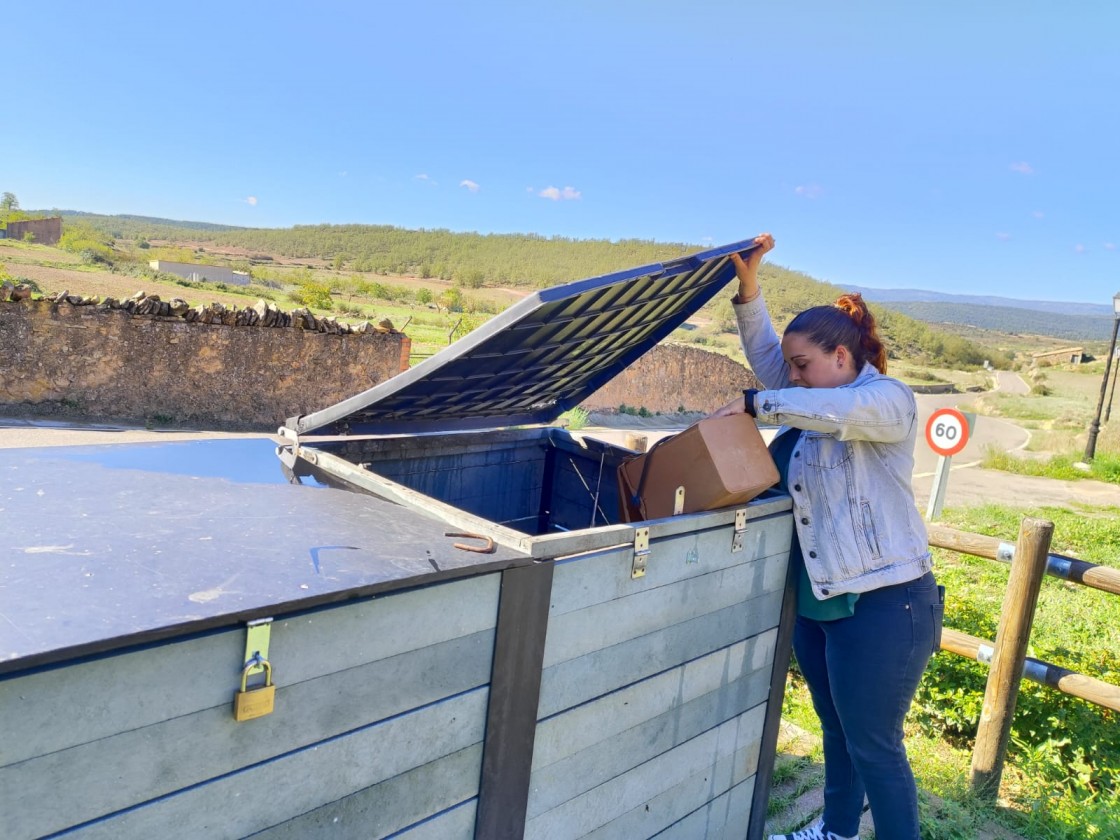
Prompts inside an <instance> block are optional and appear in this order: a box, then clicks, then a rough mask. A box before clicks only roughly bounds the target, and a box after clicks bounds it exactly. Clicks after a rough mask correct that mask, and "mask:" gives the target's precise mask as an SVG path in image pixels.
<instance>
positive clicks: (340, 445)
mask: <svg viewBox="0 0 1120 840" xmlns="http://www.w3.org/2000/svg"><path fill="white" fill-rule="evenodd" d="M314 448H315V449H319V450H322V451H325V452H329V453H331V454H333V455H337V456H339V457H341V458H344V459H346V460H347V461H350V462H351V463H353V464H357V465H360V466H361V467H362V468H364V469H367V470H369V471H371V472H373V473H376V474H377V475H379V476H381V477H383V478H387V479H389V480H390V481H393V482H396V483H397V484H401V485H404V486H405V487H408V488H410V489H411V490H415V491H416V492H418V493H422V494H424V495H425V496H429V497H431V498H433V499H437V500H439V501H441V502H444V503H445V504H449V505H452V506H453V507H456V508H459V509H460V510H463V511H466V512H468V513H471V514H474V515H476V516H480V517H483V518H484V519H487V520H489V521H490V522H493V523H494V524H496V525H502V526H504V527H507V528H509V529H511V530H514V531H518V532H520V533H523V534H528V535H530V536H539V535H543V534H554V533H558V532H565V531H576V530H582V529H584V528H597V527H601V526H604V525H613V524H617V523H619V522H622V521H623V520H622V517H621V516H620V511H619V490H618V479H617V473H618V467H619V465H620V464H621V463H622V462H623V461H624V460H626V459H627V458H630V457H633V455H634V453H633V452H632V451H631V450H629V449H624V448H622V447H617V446H612V445H610V444H608V443H604V442H602V441H598V440H595V439H591V438H586V439H582V440H577V439H575V438H573V437H572V436H571V435H570V434H569V433H568V432H566V431H565V430H563V429H556V428H536V429H516V430H503V431H498V432H494V431H491V432H472V433H458V434H446V435H411V436H402V437H385V438H351V439H348V440H343V441H331V442H329V443H316V444H315V445H314Z"/></svg>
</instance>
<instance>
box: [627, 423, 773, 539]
mask: <svg viewBox="0 0 1120 840" xmlns="http://www.w3.org/2000/svg"><path fill="white" fill-rule="evenodd" d="M777 481H778V470H777V467H775V466H774V459H773V458H771V457H770V451H769V450H768V449H767V448H766V444H765V442H763V440H762V435H760V434H759V432H758V426H757V425H756V424H755V422H754V418H753V417H751V416H750V415H748V414H732V415H729V416H727V417H709V418H706V419H704V420H701V421H700V422H699V423H696V424H694V425H692V426H689V427H688V428H687V429H685V430H684V431H683V432H681V433H680V434H678V435H674V436H673V437H671V438H665V439H663V440H661V441H659V442H658V443H657V444H656V445H655V446H654V447H653V448H652V449H650V451H649V452H646V453H644V454H642V455H639V456H637V457H636V458H633V459H632V460H629V461H627V462H626V463H624V464H623V465H622V466H620V467H619V468H618V485H619V493H620V496H621V498H620V510H621V512H622V518H623V519H624V520H625V521H627V522H635V521H638V520H643V519H660V518H662V517H665V516H672V515H673V512H674V505H675V502H676V496H677V488H678V487H684V507H683V510H682V513H695V512H697V511H702V510H715V509H716V508H721V507H728V506H730V505H739V504H743V503H745V502H748V501H750V500H751V499H753V498H754V497H755V496H757V495H758V494H759V493H761V492H762V491H763V490H766V489H767V488H769V487H771V486H773V485H774V484H776V483H777Z"/></svg>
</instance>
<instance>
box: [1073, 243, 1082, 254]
mask: <svg viewBox="0 0 1120 840" xmlns="http://www.w3.org/2000/svg"><path fill="white" fill-rule="evenodd" d="M1073 250H1075V251H1076V252H1077V253H1079V254H1084V253H1085V246H1084V245H1082V244H1081V243H1080V242H1078V243H1077V244H1076V245H1074V246H1073Z"/></svg>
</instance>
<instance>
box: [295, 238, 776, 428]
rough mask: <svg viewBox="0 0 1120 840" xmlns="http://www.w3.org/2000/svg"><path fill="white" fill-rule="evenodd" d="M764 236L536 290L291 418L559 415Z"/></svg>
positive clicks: (380, 422)
mask: <svg viewBox="0 0 1120 840" xmlns="http://www.w3.org/2000/svg"><path fill="white" fill-rule="evenodd" d="M754 247H756V246H755V245H754V242H753V240H746V241H743V242H735V243H732V244H730V245H723V246H721V247H719V248H711V249H708V250H706V251H701V252H699V253H697V254H693V255H691V256H688V257H682V258H681V259H678V260H674V261H672V262H666V263H656V264H653V265H646V266H642V267H640V268H634V269H630V270H628V271H619V272H615V273H614V274H607V275H604V276H602V277H594V278H591V279H588V280H580V281H578V282H575V283H569V284H566V285H563V286H555V287H553V288H551V289H545V290H543V291H540V292H536V293H534V294H532V295H529V296H528V297H526V298H524V299H522V300H520V301H518V302H517V303H516V304H514V305H513V306H511V307H510V308H509V309H507V310H506V311H505V312H503V313H502V314H501V315H498V316H497V317H495V318H492V319H491V320H489V321H487V322H486V323H485V324H483V325H482V326H481V327H479V328H478V329H476V330H474V331H473V332H471V333H470V334H469V335H467V336H465V337H464V338H462V339H460V340H459V341H457V342H455V343H454V344H453V345H451V346H450V347H448V348H447V349H445V350H443V351H441V352H439V353H437V354H436V355H435V356H432V357H431V358H430V359H427V360H426V361H424V362H422V363H421V364H419V365H417V366H416V367H414V368H411V369H410V370H408V371H405V372H404V373H401V374H398V375H397V376H394V377H393V378H392V379H390V380H388V381H387V382H383V383H381V384H380V385H377V386H375V387H373V388H370V389H369V390H367V391H363V392H362V393H360V394H358V395H356V396H354V397H351V398H349V399H347V400H343V401H342V402H340V403H337V404H336V405H334V406H331V407H330V408H327V409H324V410H322V411H318V412H315V413H313V414H307V415H303V416H302V417H293V418H290V419H289V420H288V421H287V426H288V428H290V429H293V430H294V431H296V432H299V433H300V434H322V435H336V434H369V435H376V434H416V433H420V432H447V431H454V430H459V429H484V428H500V427H504V426H517V425H528V424H534V423H551V422H553V421H554V420H555V419H556V418H557V417H559V416H560V415H561V414H563V413H564V412H565V411H567V410H568V409H570V408H572V407H574V406H577V405H579V404H580V402H581V401H582V400H584V399H586V398H587V397H588V396H590V395H591V394H593V393H595V392H596V391H597V390H599V389H600V388H601V387H603V386H604V385H606V384H607V382H609V381H610V380H611V379H613V378H614V377H615V376H617V375H618V374H619V373H621V372H622V371H623V370H625V369H626V368H627V367H628V366H629V365H631V364H632V363H633V362H634V361H635V360H637V359H638V357H639V356H641V355H642V354H643V353H645V352H646V351H648V350H649V349H650V348H651V347H653V346H654V345H656V344H657V343H658V342H659V341H661V340H662V339H663V338H665V337H667V336H668V335H669V333H671V332H672V331H673V330H675V329H676V328H677V327H679V326H680V325H681V324H683V323H684V322H685V321H686V320H687V319H688V317H689V316H691V315H693V314H694V313H695V312H696V311H697V310H698V309H700V307H701V306H703V305H704V304H705V303H707V302H708V301H709V300H711V299H712V298H713V297H714V296H715V295H716V294H717V293H718V292H719V290H720V289H721V288H723V287H724V286H725V285H727V282H728V281H729V280H731V279H732V278H733V277H734V276H735V269H734V266H733V265H732V264H731V260H730V255H731V254H732V253H742V252H744V251H749V250H752V249H753V248H754Z"/></svg>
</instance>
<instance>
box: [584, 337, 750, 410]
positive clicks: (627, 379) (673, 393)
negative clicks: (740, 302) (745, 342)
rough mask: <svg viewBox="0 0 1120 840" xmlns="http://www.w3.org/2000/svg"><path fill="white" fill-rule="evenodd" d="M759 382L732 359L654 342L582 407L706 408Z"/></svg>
mask: <svg viewBox="0 0 1120 840" xmlns="http://www.w3.org/2000/svg"><path fill="white" fill-rule="evenodd" d="M759 387H761V385H760V384H759V382H758V379H757V378H756V377H755V375H754V374H753V373H752V372H751V371H750V370H749V369H748V368H747V367H746V365H743V364H741V363H739V362H737V361H735V360H734V359H731V358H728V357H727V356H723V355H720V354H719V353H711V352H709V351H707V350H701V349H699V348H697V347H688V346H685V345H681V344H660V345H658V346H656V347H654V348H653V349H652V350H650V351H649V352H648V353H646V354H645V355H644V356H642V357H641V358H640V359H638V361H636V362H634V364H632V365H630V367H628V368H627V369H626V370H624V371H623V372H622V373H620V374H619V375H618V376H616V377H615V378H614V379H613V380H611V381H610V382H608V383H607V384H606V385H605V386H604V387H603V388H600V389H599V390H598V391H596V392H595V393H594V394H592V395H591V396H590V397H589V398H588V399H586V400H584V401H583V407H584V408H589V409H595V410H610V409H617V408H618V407H619V406H620V405H626V406H629V407H630V408H646V409H648V410H649V411H651V412H654V413H660V414H671V413H674V412H676V411H678V410H680V409H681V408H683V409H684V410H685V411H702V412H705V413H706V412H710V411H714V410H715V409H717V408H719V407H720V406H721V405H725V404H727V403H729V402H731V400H733V399H735V397H736V396H738V395H739V393H740V392H742V390H743V389H744V388H759Z"/></svg>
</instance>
